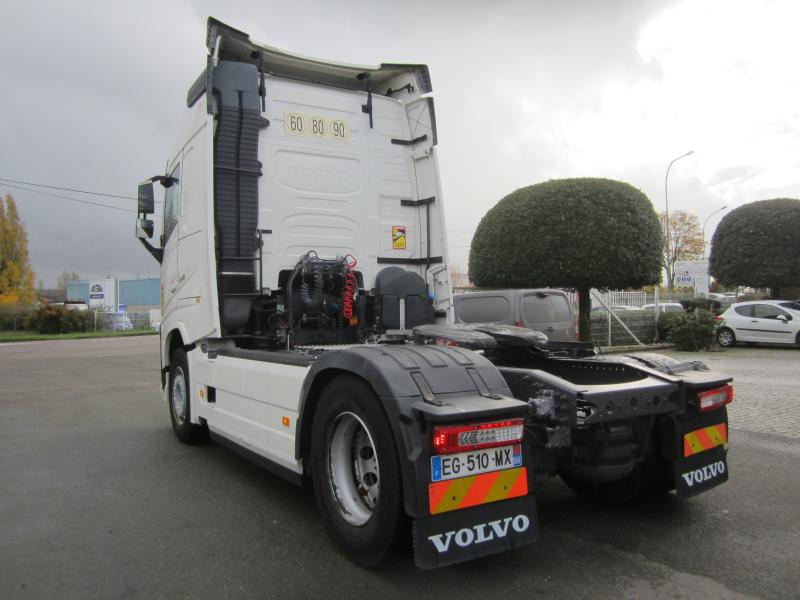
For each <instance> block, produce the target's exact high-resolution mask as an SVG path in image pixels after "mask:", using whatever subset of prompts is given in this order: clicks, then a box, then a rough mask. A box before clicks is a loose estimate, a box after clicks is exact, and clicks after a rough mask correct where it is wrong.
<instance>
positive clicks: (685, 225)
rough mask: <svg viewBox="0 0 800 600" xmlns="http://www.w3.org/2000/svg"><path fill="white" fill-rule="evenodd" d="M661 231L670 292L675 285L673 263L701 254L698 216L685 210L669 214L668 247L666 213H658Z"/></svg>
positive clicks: (698, 256) (697, 256) (701, 237)
mask: <svg viewBox="0 0 800 600" xmlns="http://www.w3.org/2000/svg"><path fill="white" fill-rule="evenodd" d="M658 218H659V220H660V221H661V230H662V231H663V240H664V241H663V248H662V257H663V260H662V263H663V265H664V269H665V270H666V271H667V287H668V288H669V292H670V294H672V287H673V285H675V263H676V262H678V261H681V260H695V259H698V258H701V257H702V256H703V242H704V240H703V231H702V229H700V221H699V220H698V218H697V217H696V216H695V215H693V214H691V213H688V212H686V211H685V210H676V211H673V212H671V213H670V214H669V247H668V246H667V237H666V234H667V228H666V225H667V214H666V213H663V212H662V213H661V214H659V215H658Z"/></svg>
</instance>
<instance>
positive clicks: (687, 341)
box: [658, 309, 718, 352]
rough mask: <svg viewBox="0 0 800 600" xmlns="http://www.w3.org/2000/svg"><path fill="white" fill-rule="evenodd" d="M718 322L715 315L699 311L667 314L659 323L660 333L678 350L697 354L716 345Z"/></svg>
mask: <svg viewBox="0 0 800 600" xmlns="http://www.w3.org/2000/svg"><path fill="white" fill-rule="evenodd" d="M717 325H718V322H717V320H716V317H715V316H714V314H713V313H711V312H709V311H707V310H702V309H698V310H695V311H694V312H692V313H667V314H666V315H664V316H663V317H662V318H661V319H659V321H658V328H659V333H661V332H662V331H663V332H664V334H665V336H666V339H667V341H669V342H672V343H673V344H675V348H676V349H678V350H687V351H689V352H696V351H698V350H708V349H709V348H711V347H712V346H713V345H714V332H715V331H716V329H717Z"/></svg>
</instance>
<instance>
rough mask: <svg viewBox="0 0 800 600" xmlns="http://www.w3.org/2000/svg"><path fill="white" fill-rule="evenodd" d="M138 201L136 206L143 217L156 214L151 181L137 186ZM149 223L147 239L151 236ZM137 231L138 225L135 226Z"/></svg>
mask: <svg viewBox="0 0 800 600" xmlns="http://www.w3.org/2000/svg"><path fill="white" fill-rule="evenodd" d="M138 199H139V206H138V211H139V213H144V214H145V215H147V214H150V213H154V212H156V202H155V193H154V192H153V182H152V181H145V182H143V183H140V184H139V193H138ZM150 223H151V227H150V235H148V236H147V237H152V236H153V231H152V229H153V228H152V222H150ZM137 231H138V225H137ZM137 235H138V234H137ZM140 237H141V236H140Z"/></svg>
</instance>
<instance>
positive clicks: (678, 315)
mask: <svg viewBox="0 0 800 600" xmlns="http://www.w3.org/2000/svg"><path fill="white" fill-rule="evenodd" d="M685 319H686V313H682V312H668V313H664V314H662V315H659V317H658V339H660V340H667V339H669V332H670V331H672V327H673V326H674V325H675V323H677V322H678V321H682V320H685Z"/></svg>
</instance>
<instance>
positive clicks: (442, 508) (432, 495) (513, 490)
mask: <svg viewBox="0 0 800 600" xmlns="http://www.w3.org/2000/svg"><path fill="white" fill-rule="evenodd" d="M527 493H528V472H527V471H526V469H525V467H519V468H516V469H506V470H504V471H493V472H491V473H483V474H481V475H471V476H470V477H460V478H458V479H449V480H447V481H437V482H435V483H431V484H430V485H429V486H428V500H429V502H430V510H431V514H432V515H438V514H439V513H443V512H448V511H451V510H458V509H459V508H469V507H470V506H477V505H478V504H487V503H489V502H497V501H498V500H505V499H507V498H516V497H517V496H525V495H526V494H527Z"/></svg>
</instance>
